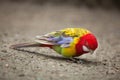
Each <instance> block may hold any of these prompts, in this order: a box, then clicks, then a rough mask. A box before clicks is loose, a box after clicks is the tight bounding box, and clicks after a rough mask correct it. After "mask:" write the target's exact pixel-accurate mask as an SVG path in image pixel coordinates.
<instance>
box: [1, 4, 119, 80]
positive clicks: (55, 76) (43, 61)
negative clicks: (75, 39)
mask: <svg viewBox="0 0 120 80" xmlns="http://www.w3.org/2000/svg"><path fill="white" fill-rule="evenodd" d="M66 27H83V28H87V29H89V30H90V31H92V32H93V33H94V34H95V35H96V36H97V38H98V41H99V48H98V49H97V50H96V52H95V53H94V54H93V55H90V54H86V55H83V56H80V57H79V58H78V59H80V60H82V61H83V63H81V64H78V63H74V62H72V61H68V60H67V59H65V58H63V57H62V56H60V55H58V54H56V52H54V51H52V50H51V49H48V48H26V49H25V50H20V51H17V50H13V49H9V46H10V45H12V44H16V43H21V42H31V41H33V40H34V36H36V35H42V34H45V33H48V32H51V31H54V30H59V29H62V28H66ZM119 49H120V12H119V11H117V10H116V9H111V10H105V9H102V8H94V9H88V8H86V7H84V6H83V7H75V6H70V5H69V6H66V5H62V6H60V5H59V6H57V5H50V4H46V5H42V6H40V5H39V4H32V3H0V80H120V50H119Z"/></svg>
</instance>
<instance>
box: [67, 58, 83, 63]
mask: <svg viewBox="0 0 120 80" xmlns="http://www.w3.org/2000/svg"><path fill="white" fill-rule="evenodd" d="M69 60H70V61H72V62H74V63H78V64H83V63H84V62H83V61H82V60H80V59H78V58H69Z"/></svg>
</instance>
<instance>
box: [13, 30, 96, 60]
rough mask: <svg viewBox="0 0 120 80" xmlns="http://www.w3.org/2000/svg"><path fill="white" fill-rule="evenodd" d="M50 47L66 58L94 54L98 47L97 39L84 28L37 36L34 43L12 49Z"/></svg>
mask: <svg viewBox="0 0 120 80" xmlns="http://www.w3.org/2000/svg"><path fill="white" fill-rule="evenodd" d="M21 47H49V48H51V49H53V50H55V51H56V52H57V53H59V54H61V55H62V56H64V57H68V58H72V57H77V56H80V55H82V54H85V53H93V52H94V51H95V49H96V48H97V47H98V42H97V39H96V37H95V36H94V35H93V34H92V33H91V32H90V31H88V30H86V29H83V28H65V29H63V30H59V31H55V32H51V33H48V34H45V35H42V36H36V40H35V42H34V43H23V44H16V45H12V46H11V48H13V49H15V48H21Z"/></svg>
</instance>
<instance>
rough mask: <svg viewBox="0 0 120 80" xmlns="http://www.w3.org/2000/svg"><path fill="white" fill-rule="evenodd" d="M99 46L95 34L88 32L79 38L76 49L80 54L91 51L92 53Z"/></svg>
mask: <svg viewBox="0 0 120 80" xmlns="http://www.w3.org/2000/svg"><path fill="white" fill-rule="evenodd" d="M97 47H98V42H97V39H96V37H95V36H94V35H93V34H91V33H88V34H86V35H84V36H82V37H81V38H80V39H79V41H78V43H77V44H76V51H77V53H78V55H81V54H84V53H89V52H90V53H92V52H93V51H95V49H96V48H97Z"/></svg>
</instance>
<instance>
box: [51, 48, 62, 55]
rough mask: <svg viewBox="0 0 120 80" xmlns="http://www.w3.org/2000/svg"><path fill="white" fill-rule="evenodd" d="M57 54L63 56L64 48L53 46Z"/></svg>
mask: <svg viewBox="0 0 120 80" xmlns="http://www.w3.org/2000/svg"><path fill="white" fill-rule="evenodd" d="M52 48H53V49H54V50H55V51H56V52H57V53H59V54H61V52H62V48H61V47H60V46H53V47H52Z"/></svg>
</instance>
